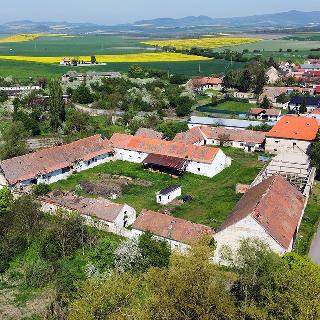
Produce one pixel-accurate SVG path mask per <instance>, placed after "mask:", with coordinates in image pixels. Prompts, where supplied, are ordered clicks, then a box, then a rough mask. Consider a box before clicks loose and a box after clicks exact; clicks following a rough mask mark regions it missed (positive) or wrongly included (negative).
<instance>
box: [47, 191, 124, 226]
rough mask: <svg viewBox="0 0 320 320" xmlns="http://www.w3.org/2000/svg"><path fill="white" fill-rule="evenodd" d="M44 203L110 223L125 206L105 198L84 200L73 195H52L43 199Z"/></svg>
mask: <svg viewBox="0 0 320 320" xmlns="http://www.w3.org/2000/svg"><path fill="white" fill-rule="evenodd" d="M43 201H44V202H47V203H51V204H55V205H57V206H60V207H62V208H65V209H68V210H72V211H77V212H79V213H80V214H83V215H86V216H90V217H95V218H98V219H100V220H104V221H108V222H114V221H115V220H116V219H117V217H118V216H119V214H120V213H121V212H122V210H123V208H124V205H123V204H117V203H113V202H111V201H109V200H107V199H104V198H97V199H93V198H84V197H80V196H76V195H74V194H73V193H66V194H61V195H54V194H53V193H50V194H49V195H48V196H46V197H44V198H43Z"/></svg>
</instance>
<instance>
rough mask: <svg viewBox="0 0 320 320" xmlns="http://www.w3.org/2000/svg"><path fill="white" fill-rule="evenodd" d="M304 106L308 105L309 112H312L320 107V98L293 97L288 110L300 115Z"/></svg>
mask: <svg viewBox="0 0 320 320" xmlns="http://www.w3.org/2000/svg"><path fill="white" fill-rule="evenodd" d="M303 104H305V105H306V108H307V112H312V111H313V110H315V109H317V108H319V107H320V98H318V97H310V96H293V97H291V99H290V101H289V105H288V110H289V111H291V112H297V113H299V112H300V107H301V106H302V105H303Z"/></svg>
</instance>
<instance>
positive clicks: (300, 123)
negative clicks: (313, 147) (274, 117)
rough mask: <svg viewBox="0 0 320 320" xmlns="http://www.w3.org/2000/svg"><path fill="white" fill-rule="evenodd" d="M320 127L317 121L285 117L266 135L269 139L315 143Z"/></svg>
mask: <svg viewBox="0 0 320 320" xmlns="http://www.w3.org/2000/svg"><path fill="white" fill-rule="evenodd" d="M318 130H319V126H318V122H317V120H316V119H313V118H309V117H299V116H284V117H282V118H281V119H280V120H279V121H278V122H277V123H276V125H275V126H274V127H273V128H272V129H271V130H270V131H269V132H268V133H267V134H266V136H267V137H272V138H283V139H294V140H306V141H313V140H315V139H316V138H317V134H318Z"/></svg>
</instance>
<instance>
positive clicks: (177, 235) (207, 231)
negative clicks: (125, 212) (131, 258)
mask: <svg viewBox="0 0 320 320" xmlns="http://www.w3.org/2000/svg"><path fill="white" fill-rule="evenodd" d="M133 229H137V230H140V231H143V232H147V231H149V232H151V233H153V234H154V235H157V236H160V237H163V238H166V239H170V240H175V241H178V242H181V243H186V244H188V243H191V242H195V241H199V240H200V239H201V238H202V237H204V236H213V234H214V230H213V229H211V228H209V227H207V226H204V225H201V224H195V223H192V222H190V221H187V220H184V219H180V218H174V217H172V216H169V215H167V214H163V213H159V212H154V211H148V210H142V212H141V214H140V215H139V216H138V218H137V220H136V221H135V223H134V224H133Z"/></svg>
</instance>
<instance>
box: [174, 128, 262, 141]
mask: <svg viewBox="0 0 320 320" xmlns="http://www.w3.org/2000/svg"><path fill="white" fill-rule="evenodd" d="M221 137H224V138H226V137H227V138H228V139H227V140H228V141H238V142H246V143H259V144H262V143H263V142H264V141H265V139H266V133H265V132H261V131H253V130H240V129H229V128H224V127H207V126H202V127H194V128H192V129H190V130H188V131H186V132H181V133H178V134H177V135H176V137H175V138H174V141H176V142H184V143H192V144H193V143H198V142H201V141H203V140H206V139H214V140H219V139H221Z"/></svg>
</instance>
